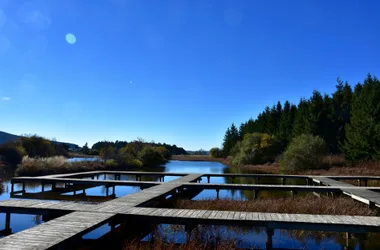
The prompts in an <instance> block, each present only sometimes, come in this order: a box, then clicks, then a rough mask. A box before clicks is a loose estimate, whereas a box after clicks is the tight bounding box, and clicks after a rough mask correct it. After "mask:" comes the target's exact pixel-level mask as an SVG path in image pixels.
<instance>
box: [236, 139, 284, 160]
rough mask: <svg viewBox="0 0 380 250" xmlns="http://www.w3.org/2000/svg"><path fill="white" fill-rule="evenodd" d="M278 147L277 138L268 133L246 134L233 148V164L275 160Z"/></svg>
mask: <svg viewBox="0 0 380 250" xmlns="http://www.w3.org/2000/svg"><path fill="white" fill-rule="evenodd" d="M278 148H279V147H278V143H277V142H276V140H275V139H274V138H273V137H272V136H270V135H268V134H264V133H252V134H246V135H244V139H243V140H242V141H241V142H238V143H237V144H236V145H235V146H234V147H233V148H232V149H231V152H230V153H231V154H232V164H234V165H237V166H239V165H246V164H262V163H266V162H268V161H274V159H275V157H276V155H277V153H278V151H279V150H278Z"/></svg>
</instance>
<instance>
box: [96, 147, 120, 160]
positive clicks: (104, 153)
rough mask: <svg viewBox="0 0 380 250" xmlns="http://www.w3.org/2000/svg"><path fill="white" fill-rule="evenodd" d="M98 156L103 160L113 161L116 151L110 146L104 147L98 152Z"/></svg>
mask: <svg viewBox="0 0 380 250" xmlns="http://www.w3.org/2000/svg"><path fill="white" fill-rule="evenodd" d="M99 156H100V157H101V158H103V159H105V160H108V159H113V158H115V156H116V150H115V148H114V147H112V146H106V147H105V148H102V149H101V150H100V152H99Z"/></svg>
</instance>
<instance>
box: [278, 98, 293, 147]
mask: <svg viewBox="0 0 380 250" xmlns="http://www.w3.org/2000/svg"><path fill="white" fill-rule="evenodd" d="M292 107H293V110H292ZM294 112H295V106H294V105H290V103H289V101H285V103H284V109H283V110H282V114H281V118H280V125H279V130H278V134H277V138H278V139H279V141H280V143H281V148H282V150H284V149H285V148H286V146H287V145H288V143H289V140H290V138H291V134H292V130H293V119H294Z"/></svg>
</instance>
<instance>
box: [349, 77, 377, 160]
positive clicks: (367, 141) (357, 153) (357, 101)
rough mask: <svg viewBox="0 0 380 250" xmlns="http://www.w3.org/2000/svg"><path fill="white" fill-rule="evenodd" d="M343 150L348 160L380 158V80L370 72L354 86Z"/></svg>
mask: <svg viewBox="0 0 380 250" xmlns="http://www.w3.org/2000/svg"><path fill="white" fill-rule="evenodd" d="M358 86H361V87H358ZM359 88H360V89H359ZM344 151H345V157H346V160H347V161H348V162H355V161H359V160H379V159H380V81H379V80H378V79H377V78H376V77H372V76H371V75H370V74H368V76H367V78H366V79H365V80H364V84H363V85H357V86H356V87H355V93H354V97H353V103H352V109H351V119H350V123H349V124H348V125H347V126H346V140H345V144H344Z"/></svg>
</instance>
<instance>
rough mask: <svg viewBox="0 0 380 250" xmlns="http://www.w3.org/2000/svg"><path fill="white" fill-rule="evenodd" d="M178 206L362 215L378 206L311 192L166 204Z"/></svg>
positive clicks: (226, 209) (375, 213) (186, 207)
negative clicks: (370, 206)
mask: <svg viewBox="0 0 380 250" xmlns="http://www.w3.org/2000/svg"><path fill="white" fill-rule="evenodd" d="M168 205H169V206H174V207H175V208H178V209H205V210H224V211H243V212H267V213H295V214H328V215H362V216H379V215H380V212H379V210H377V209H376V210H375V209H369V208H368V206H365V205H364V204H361V203H359V202H355V201H353V200H352V199H349V198H346V197H338V198H331V197H323V196H322V197H320V198H317V197H315V196H313V195H307V196H305V197H295V198H266V199H257V200H250V201H242V200H240V201H237V200H230V199H220V200H212V199H204V200H177V201H174V203H173V204H168Z"/></svg>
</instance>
